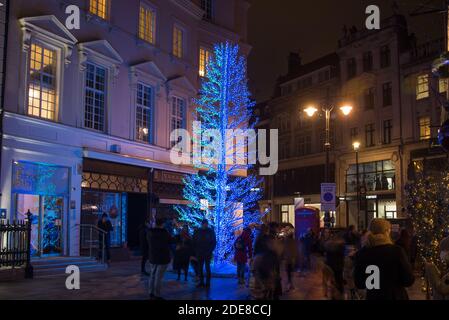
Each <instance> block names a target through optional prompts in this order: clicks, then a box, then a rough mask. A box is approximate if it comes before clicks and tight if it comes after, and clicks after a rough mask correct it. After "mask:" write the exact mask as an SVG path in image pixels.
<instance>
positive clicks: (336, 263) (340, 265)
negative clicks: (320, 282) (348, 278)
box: [324, 234, 345, 299]
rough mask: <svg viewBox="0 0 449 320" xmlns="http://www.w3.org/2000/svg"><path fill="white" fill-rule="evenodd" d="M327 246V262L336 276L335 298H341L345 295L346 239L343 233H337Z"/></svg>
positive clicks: (325, 246)
mask: <svg viewBox="0 0 449 320" xmlns="http://www.w3.org/2000/svg"><path fill="white" fill-rule="evenodd" d="M324 248H325V263H326V265H327V266H329V268H330V269H331V270H332V273H333V276H334V285H335V289H336V290H337V291H338V292H336V295H334V297H333V298H337V297H338V299H340V297H343V296H344V278H343V272H344V267H345V241H344V239H343V236H342V235H341V234H337V235H335V236H334V237H332V239H331V240H329V241H327V242H326V244H325V245H324Z"/></svg>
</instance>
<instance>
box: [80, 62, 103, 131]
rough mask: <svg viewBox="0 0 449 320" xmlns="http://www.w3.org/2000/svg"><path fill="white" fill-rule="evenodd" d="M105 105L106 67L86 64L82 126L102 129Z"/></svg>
mask: <svg viewBox="0 0 449 320" xmlns="http://www.w3.org/2000/svg"><path fill="white" fill-rule="evenodd" d="M105 107H106V69H104V68H102V67H99V66H97V65H94V64H92V63H88V64H87V68H86V97H85V108H84V126H85V127H86V128H89V129H94V130H98V131H104V129H105V128H104V123H105V121H104V120H105Z"/></svg>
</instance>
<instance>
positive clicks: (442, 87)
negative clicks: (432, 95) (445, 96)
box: [438, 79, 447, 93]
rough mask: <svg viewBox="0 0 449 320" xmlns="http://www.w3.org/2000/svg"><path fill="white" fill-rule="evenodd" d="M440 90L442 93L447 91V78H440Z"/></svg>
mask: <svg viewBox="0 0 449 320" xmlns="http://www.w3.org/2000/svg"><path fill="white" fill-rule="evenodd" d="M438 91H439V92H440V93H445V92H447V79H439V81H438Z"/></svg>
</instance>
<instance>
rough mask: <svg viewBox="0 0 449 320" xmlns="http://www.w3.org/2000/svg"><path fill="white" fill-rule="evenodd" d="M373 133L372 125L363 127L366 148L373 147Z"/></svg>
mask: <svg viewBox="0 0 449 320" xmlns="http://www.w3.org/2000/svg"><path fill="white" fill-rule="evenodd" d="M374 132H375V128H374V123H370V124H367V125H366V126H365V145H366V146H367V147H373V146H374Z"/></svg>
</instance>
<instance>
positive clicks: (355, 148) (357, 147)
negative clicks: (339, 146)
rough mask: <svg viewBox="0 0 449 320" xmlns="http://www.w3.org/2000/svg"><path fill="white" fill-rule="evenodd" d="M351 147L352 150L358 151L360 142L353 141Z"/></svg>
mask: <svg viewBox="0 0 449 320" xmlns="http://www.w3.org/2000/svg"><path fill="white" fill-rule="evenodd" d="M352 146H353V147H354V150H355V151H357V150H359V149H360V142H358V141H355V142H354V143H353V144H352Z"/></svg>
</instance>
